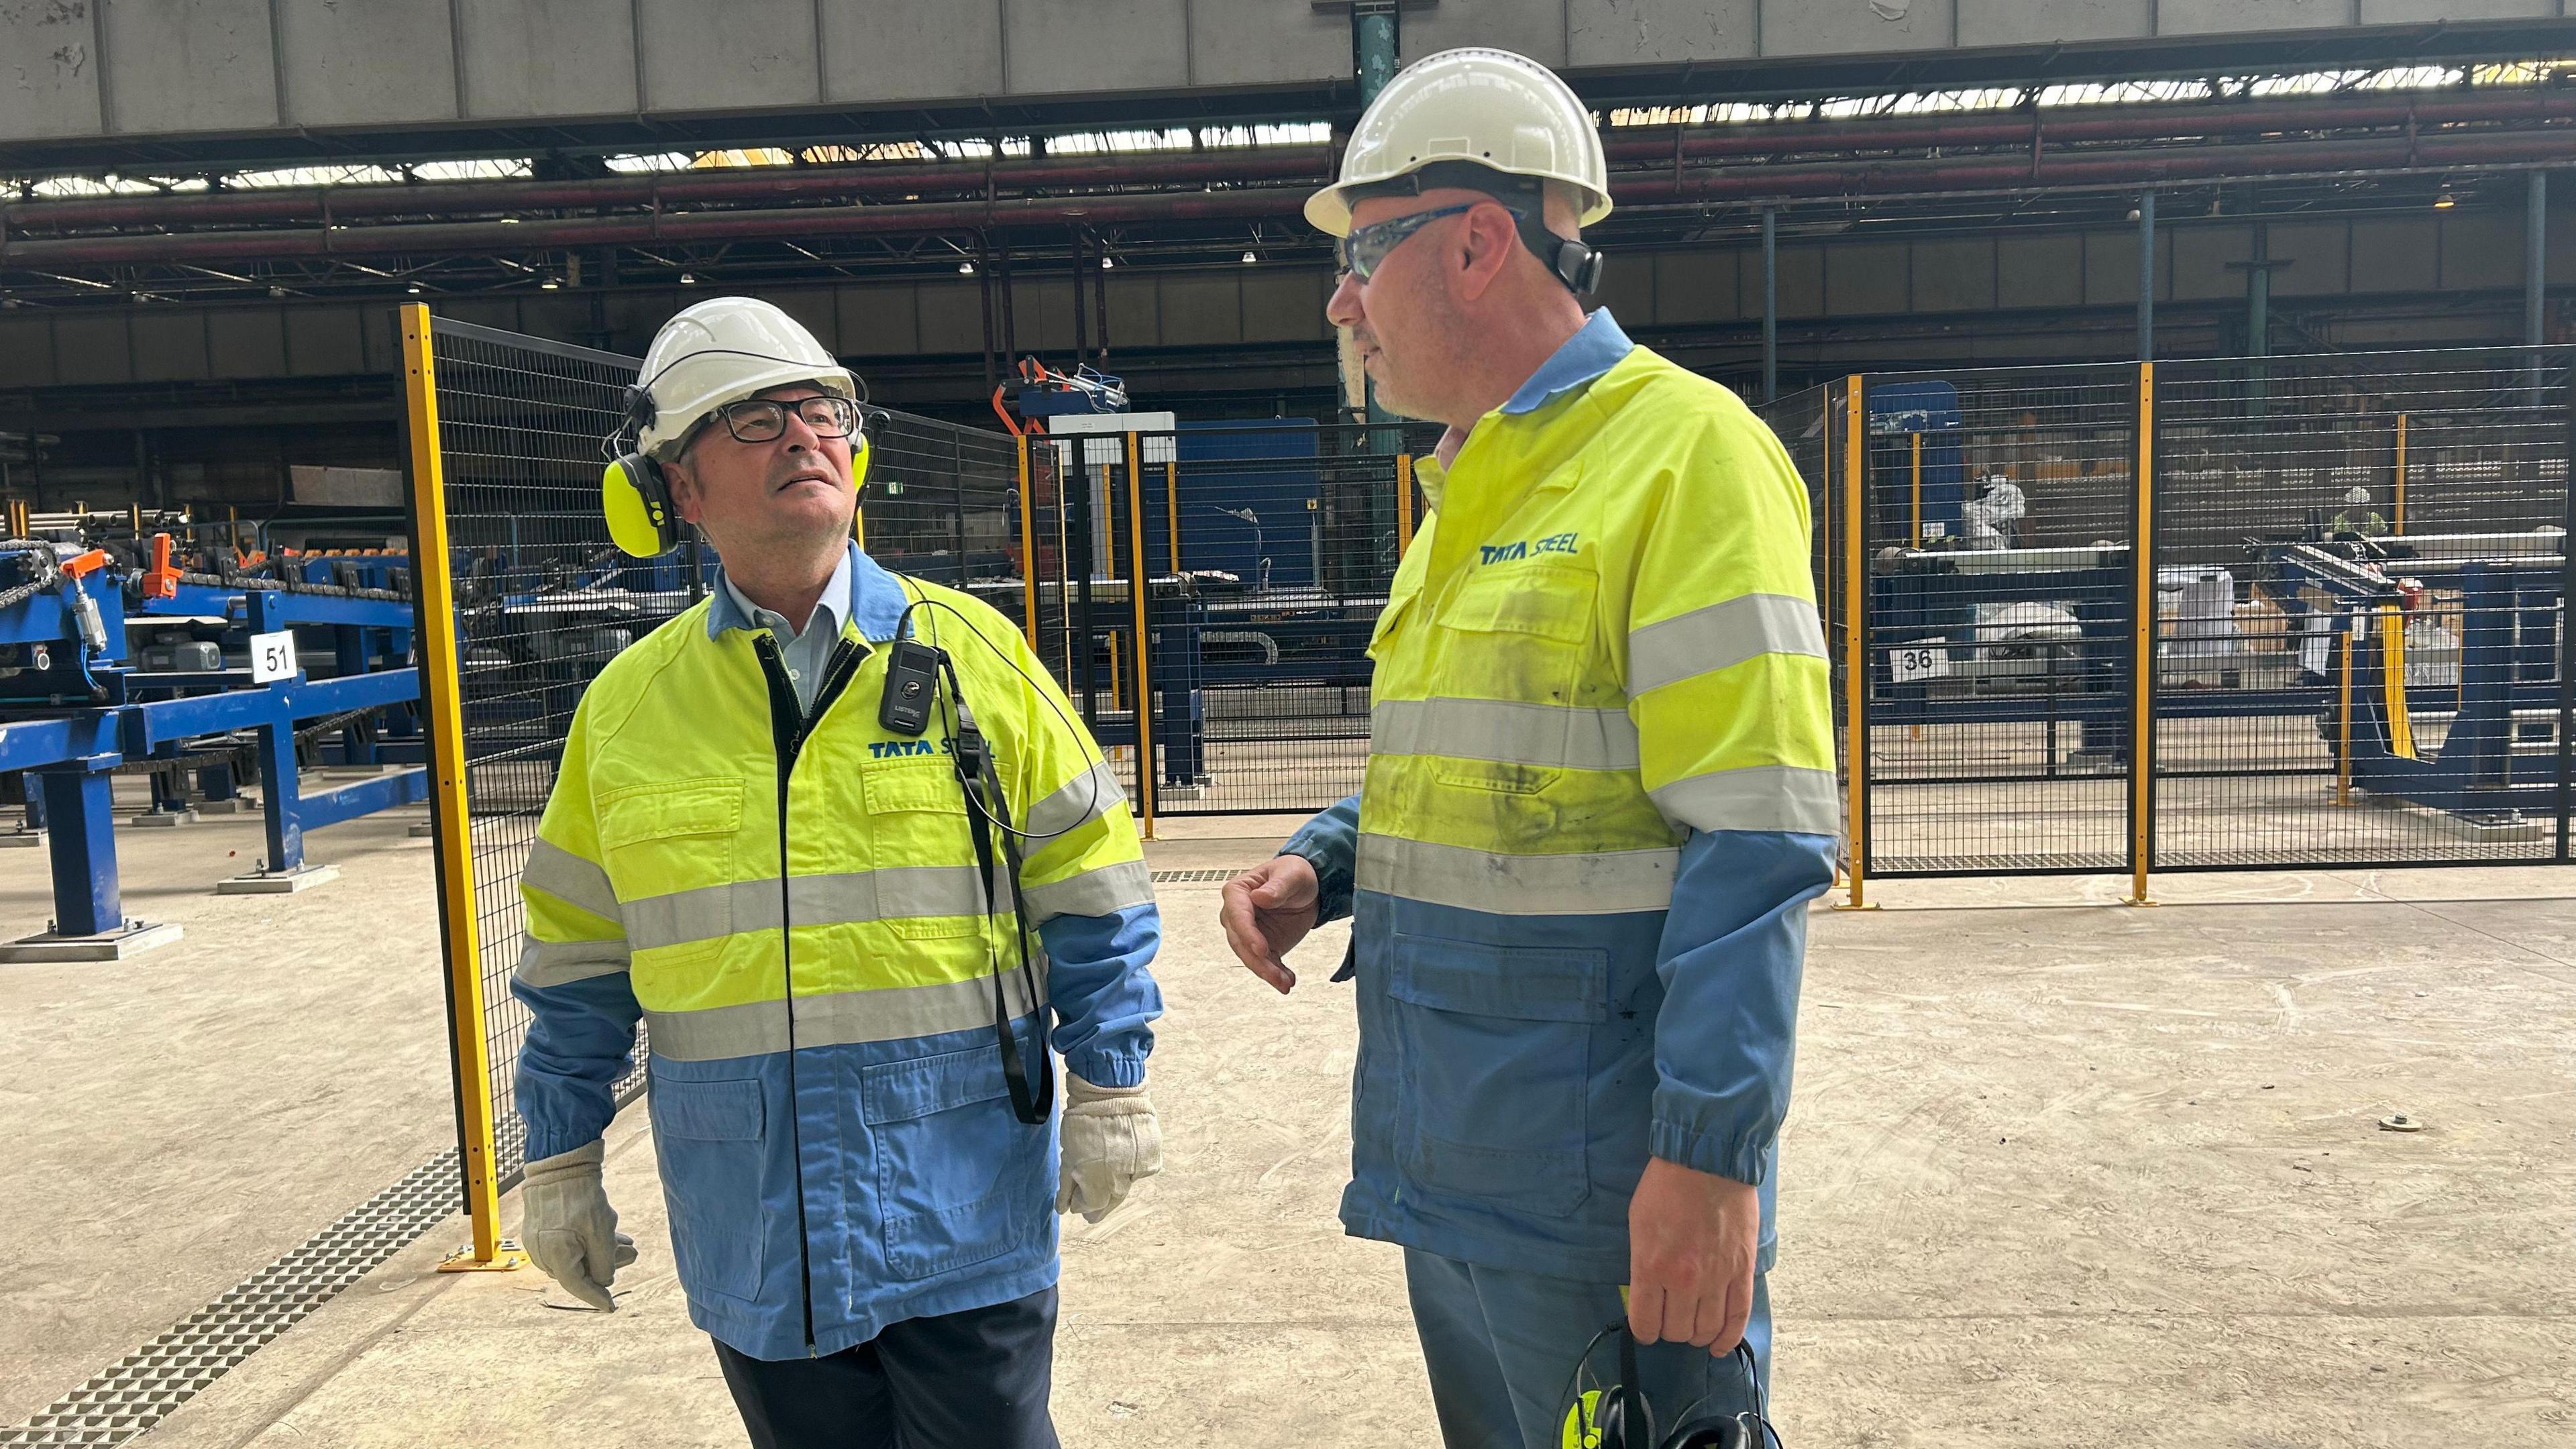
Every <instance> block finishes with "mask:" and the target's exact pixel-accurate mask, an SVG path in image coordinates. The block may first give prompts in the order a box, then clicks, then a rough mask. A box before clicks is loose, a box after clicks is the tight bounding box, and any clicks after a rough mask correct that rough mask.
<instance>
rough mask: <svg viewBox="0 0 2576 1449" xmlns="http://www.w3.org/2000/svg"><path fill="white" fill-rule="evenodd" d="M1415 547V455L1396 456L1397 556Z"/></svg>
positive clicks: (1402, 454) (1403, 454)
mask: <svg viewBox="0 0 2576 1449" xmlns="http://www.w3.org/2000/svg"><path fill="white" fill-rule="evenodd" d="M1411 547H1413V455H1412V454H1411V453H1398V454H1396V455H1395V556H1396V557H1397V558H1398V559H1401V558H1403V557H1404V551H1405V550H1406V549H1409V548H1411Z"/></svg>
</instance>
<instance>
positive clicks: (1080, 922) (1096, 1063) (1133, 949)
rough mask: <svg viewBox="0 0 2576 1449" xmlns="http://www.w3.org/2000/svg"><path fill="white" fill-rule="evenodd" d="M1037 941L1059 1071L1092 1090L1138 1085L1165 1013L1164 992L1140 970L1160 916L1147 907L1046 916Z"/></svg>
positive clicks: (1159, 930) (1158, 933)
mask: <svg viewBox="0 0 2576 1449" xmlns="http://www.w3.org/2000/svg"><path fill="white" fill-rule="evenodd" d="M1038 939H1039V940H1041V941H1043V942H1045V943H1046V952H1047V963H1048V965H1047V996H1048V999H1049V1000H1051V1001H1052V1002H1053V1003H1054V1004H1055V1013H1056V1027H1055V1038H1054V1040H1055V1049H1056V1051H1057V1052H1058V1053H1059V1054H1061V1055H1062V1056H1063V1057H1064V1067H1065V1070H1066V1071H1069V1072H1071V1073H1073V1074H1074V1075H1075V1076H1077V1077H1080V1078H1082V1079H1083V1080H1084V1081H1086V1082H1089V1083H1091V1084H1092V1085H1093V1086H1095V1087H1132V1086H1135V1085H1136V1084H1137V1083H1139V1082H1142V1081H1144V1080H1145V1057H1146V1055H1147V1054H1148V1053H1150V1052H1152V1051H1153V1050H1154V1018H1156V1017H1158V1016H1161V1015H1162V1014H1163V993H1162V989H1161V988H1160V987H1158V986H1156V985H1155V984H1154V978H1153V975H1152V973H1150V972H1149V971H1147V970H1146V967H1147V965H1148V963H1150V962H1151V961H1152V960H1153V959H1154V951H1155V948H1156V947H1158V946H1160V945H1161V944H1162V940H1163V918H1162V916H1161V914H1160V913H1159V912H1157V911H1156V909H1155V908H1154V907H1153V906H1152V905H1151V904H1147V905H1141V906H1122V907H1120V908H1119V909H1117V910H1115V911H1112V912H1110V913H1109V914H1108V915H1105V916H1051V917H1049V918H1048V919H1047V920H1046V921H1045V922H1044V923H1042V924H1041V925H1039V927H1038Z"/></svg>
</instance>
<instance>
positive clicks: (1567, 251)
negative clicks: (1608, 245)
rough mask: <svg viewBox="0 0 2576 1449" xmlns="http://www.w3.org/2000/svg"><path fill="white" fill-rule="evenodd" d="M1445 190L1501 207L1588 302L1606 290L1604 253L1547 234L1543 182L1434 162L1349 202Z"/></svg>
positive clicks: (1524, 240)
mask: <svg viewBox="0 0 2576 1449" xmlns="http://www.w3.org/2000/svg"><path fill="white" fill-rule="evenodd" d="M1444 186H1456V187H1461V188H1463V189H1465V190H1468V191H1481V192H1483V193H1485V194H1486V195H1487V196H1490V197H1492V198H1494V199H1495V200H1496V201H1499V202H1501V203H1502V204H1503V205H1504V206H1505V207H1506V208H1508V209H1509V210H1510V211H1511V212H1512V214H1513V218H1514V219H1515V220H1516V221H1517V222H1518V223H1519V231H1520V237H1521V245H1522V246H1525V247H1527V248H1529V249H1530V253H1531V255H1533V256H1535V257H1537V258H1538V259H1539V260H1540V261H1541V262H1543V263H1545V264H1546V265H1547V270H1548V272H1549V274H1550V275H1552V276H1554V277H1555V278H1556V279H1557V280H1558V281H1560V282H1563V283H1564V284H1565V287H1566V290H1567V291H1569V292H1572V293H1573V294H1574V295H1576V296H1578V297H1584V296H1589V295H1591V294H1592V293H1594V292H1597V291H1600V290H1601V265H1602V262H1603V260H1604V258H1603V257H1602V255H1601V253H1600V251H1599V250H1598V249H1596V248H1594V247H1591V246H1589V245H1586V244H1585V243H1583V242H1579V241H1574V240H1571V239H1569V238H1566V237H1561V236H1558V235H1557V234H1556V233H1555V232H1552V231H1549V230H1548V229H1547V183H1546V182H1544V181H1542V180H1540V179H1539V178H1538V177H1535V176H1514V175H1512V174H1511V173H1509V172H1506V171H1497V170H1495V169H1494V168H1492V167H1490V166H1479V165H1477V164H1476V163H1475V162H1473V161H1434V162H1432V163H1431V164H1430V165H1428V166H1425V167H1423V168H1422V169H1420V170H1418V171H1408V172H1406V173H1405V174H1404V175H1402V176H1398V177H1395V178H1393V179H1392V180H1387V181H1381V182H1378V183H1377V184H1376V185H1374V186H1364V187H1359V188H1356V189H1354V190H1353V191H1352V192H1351V193H1350V196H1349V198H1348V199H1349V200H1350V201H1352V202H1358V201H1360V200H1362V199H1364V198H1366V197H1371V196H1420V195H1421V194H1422V193H1424V192H1426V191H1437V190H1439V189H1440V188H1441V187H1444Z"/></svg>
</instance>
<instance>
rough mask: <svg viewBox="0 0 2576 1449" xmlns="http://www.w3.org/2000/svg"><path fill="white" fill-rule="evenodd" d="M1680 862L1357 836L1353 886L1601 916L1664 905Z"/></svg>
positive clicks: (1633, 853)
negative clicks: (1513, 852) (1531, 852)
mask: <svg viewBox="0 0 2576 1449" xmlns="http://www.w3.org/2000/svg"><path fill="white" fill-rule="evenodd" d="M1680 863H1681V852H1680V851H1679V850H1676V849H1661V850H1613V851H1601V852H1598V853H1595V854H1588V855H1497V854H1495V853H1493V852H1492V851H1485V850H1469V849H1467V848H1465V847H1464V846H1457V845H1432V844H1429V843H1427V842H1424V841H1419V840H1404V839H1400V838H1398V837H1396V836H1392V835H1370V834H1366V833H1363V834H1362V835H1361V836H1360V849H1359V864H1358V868H1357V870H1356V872H1355V873H1354V880H1353V883H1354V885H1355V886H1356V887H1357V888H1358V889H1360V890H1364V891H1374V892H1376V893H1378V894H1380V895H1390V896H1401V897H1403V898H1404V899H1406V900H1410V901H1427V902H1430V903H1432V904H1434V905H1443V906H1458V907H1461V908H1463V909H1465V910H1470V911H1486V912H1490V913H1492V914H1494V915H1498V916H1606V915H1620V914H1625V913H1627V912H1631V911H1660V910H1664V909H1667V908H1668V907H1670V906H1671V905H1672V902H1673V872H1674V870H1675V869H1676V868H1677V867H1678V866H1679V865H1680Z"/></svg>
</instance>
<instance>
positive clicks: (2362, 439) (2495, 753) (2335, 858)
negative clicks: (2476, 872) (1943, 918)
mask: <svg viewBox="0 0 2576 1449" xmlns="http://www.w3.org/2000/svg"><path fill="white" fill-rule="evenodd" d="M2569 375H2570V368H2569V350H2568V349H2564V348H2537V349H2534V348H2498V349H2461V350H2449V351H2439V352H2406V353H2380V354H2327V355H2318V356H2298V357H2272V358H2255V359H2236V360H2229V361H2218V362H2184V363H2166V364H2162V365H2160V366H2159V367H2158V369H2157V379H2156V383H2157V385H2156V416H2157V426H2156V436H2157V447H2156V458H2157V475H2158V476H2157V478H2156V499H2157V503H2156V565H2157V568H2156V601H2157V602H2156V607H2157V653H2158V667H2157V671H2156V684H2155V707H2156V719H2157V724H2156V751H2155V754H2156V801H2157V808H2156V822H2155V824H2156V831H2155V864H2156V865H2157V867H2158V868H2160V869H2177V868H2192V867H2204V868H2225V867H2231V866H2246V867H2251V866H2268V865H2284V864H2330V863H2365V862H2366V863H2374V864H2406V863H2439V862H2449V861H2528V860H2547V859H2551V858H2554V857H2556V856H2557V854H2558V852H2559V848H2560V840H2561V833H2560V821H2561V819H2562V818H2563V815H2564V803H2563V799H2562V796H2561V778H2562V774H2561V772H2562V769H2563V761H2562V757H2561V744H2562V741H2563V740H2564V739H2565V729H2564V721H2563V720H2562V718H2561V716H2560V700H2559V684H2558V657H2559V646H2558V630H2559V612H2560V598H2561V594H2562V583H2563V578H2564V574H2565V557H2564V555H2565V548H2564V543H2565V534H2564V531H2563V530H2564V526H2565V524H2566V521H2567V518H2566V515H2567V457H2568V445H2569V444H2568V437H2569V433H2568V429H2569V414H2568V382H2569Z"/></svg>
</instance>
